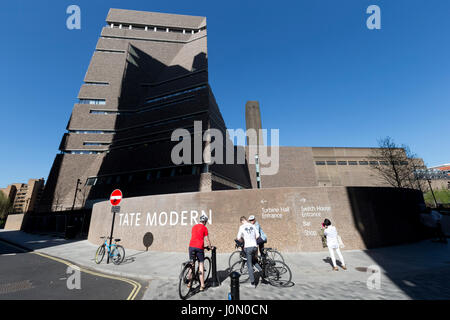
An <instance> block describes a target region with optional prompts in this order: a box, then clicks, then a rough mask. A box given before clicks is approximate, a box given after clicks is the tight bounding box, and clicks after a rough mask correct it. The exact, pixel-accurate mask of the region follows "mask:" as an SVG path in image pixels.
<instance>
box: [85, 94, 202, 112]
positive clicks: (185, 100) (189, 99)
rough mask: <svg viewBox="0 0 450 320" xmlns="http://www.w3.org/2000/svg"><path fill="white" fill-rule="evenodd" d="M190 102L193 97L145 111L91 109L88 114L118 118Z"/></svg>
mask: <svg viewBox="0 0 450 320" xmlns="http://www.w3.org/2000/svg"><path fill="white" fill-rule="evenodd" d="M191 100H194V96H190V97H186V98H183V99H179V100H177V101H173V102H166V103H162V104H159V105H156V106H152V107H149V108H145V109H141V110H138V111H110V110H94V109H92V110H90V111H89V112H90V113H91V114H100V115H117V116H119V115H130V114H136V113H144V112H148V111H150V110H158V109H163V108H166V107H168V106H170V105H174V104H178V103H181V102H187V101H191Z"/></svg>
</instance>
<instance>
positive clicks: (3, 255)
mask: <svg viewBox="0 0 450 320" xmlns="http://www.w3.org/2000/svg"><path fill="white" fill-rule="evenodd" d="M15 255H16V253H8V254H2V255H1V256H2V257H7V256H15Z"/></svg>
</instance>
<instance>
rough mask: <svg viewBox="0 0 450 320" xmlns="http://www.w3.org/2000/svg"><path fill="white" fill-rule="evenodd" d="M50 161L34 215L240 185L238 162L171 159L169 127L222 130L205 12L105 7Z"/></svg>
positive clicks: (243, 175)
mask: <svg viewBox="0 0 450 320" xmlns="http://www.w3.org/2000/svg"><path fill="white" fill-rule="evenodd" d="M106 22H107V25H106V26H105V27H104V28H103V29H102V32H101V36H100V38H99V40H98V42H97V46H96V49H95V52H94V54H93V57H92V60H91V62H90V65H89V67H88V70H87V72H86V76H85V78H84V83H83V84H82V86H81V89H80V91H79V94H78V99H79V101H78V103H76V104H75V105H74V107H73V111H72V115H71V117H70V121H69V123H68V125H67V133H65V134H64V136H63V139H62V141H61V145H60V148H59V149H60V151H61V153H60V154H58V155H57V156H56V158H55V161H54V163H53V166H52V169H51V172H50V175H49V178H48V182H47V185H46V188H45V191H44V195H43V198H42V201H41V211H48V210H55V207H58V206H59V207H63V208H69V207H71V206H72V204H73V202H74V197H75V188H76V186H77V181H78V179H79V181H80V184H79V191H78V192H77V197H76V199H75V208H79V207H90V206H92V204H93V203H95V202H97V201H100V200H104V199H106V198H108V196H109V194H110V192H111V191H112V190H113V189H116V188H121V189H122V190H123V192H124V196H125V197H133V196H142V195H150V194H161V193H175V192H195V191H213V190H222V189H235V188H249V187H250V185H251V183H250V180H249V175H248V169H247V166H246V165H219V164H212V165H209V164H207V163H206V162H205V161H200V162H198V161H197V163H190V164H182V165H175V164H174V163H173V162H172V160H171V150H172V148H173V147H174V146H175V145H176V144H177V143H178V142H172V141H171V134H172V132H173V130H175V129H177V128H183V129H186V130H188V131H189V132H190V133H191V135H192V134H194V121H201V123H202V129H203V130H202V132H200V133H198V132H195V133H196V134H202V133H203V132H204V131H205V130H207V129H208V128H216V129H219V130H221V131H222V132H223V133H224V136H225V131H226V126H225V122H224V120H223V118H222V115H221V113H220V110H219V108H218V105H217V103H216V101H215V98H214V95H213V93H212V90H211V88H210V86H209V82H208V55H207V27H206V18H205V17H196V16H185V15H174V14H162V13H153V12H142V11H131V10H119V9H111V10H110V11H109V13H108V16H107V19H106Z"/></svg>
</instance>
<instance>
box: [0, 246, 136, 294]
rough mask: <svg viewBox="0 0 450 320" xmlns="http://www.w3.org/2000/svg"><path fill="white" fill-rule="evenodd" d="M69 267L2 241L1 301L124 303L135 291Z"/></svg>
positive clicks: (117, 281)
mask: <svg viewBox="0 0 450 320" xmlns="http://www.w3.org/2000/svg"><path fill="white" fill-rule="evenodd" d="M68 268H69V266H68V265H66V264H64V263H61V262H58V261H54V260H52V259H50V258H47V257H44V256H41V255H38V254H35V253H31V252H24V251H23V250H20V249H18V248H17V247H14V246H11V245H10V244H7V243H4V242H2V241H0V299H1V300H16V299H20V300H37V299H39V300H78V299H83V300H90V299H95V300H125V299H127V298H128V297H129V296H130V294H131V293H132V291H133V289H134V286H133V285H131V284H130V283H128V282H124V281H121V280H115V279H111V278H105V277H102V276H99V275H95V274H91V273H87V272H82V271H81V270H80V271H81V272H79V273H75V272H76V271H75V269H74V268H73V267H72V269H68ZM76 274H78V275H79V277H78V279H77V278H75V277H76ZM106 288H107V289H106Z"/></svg>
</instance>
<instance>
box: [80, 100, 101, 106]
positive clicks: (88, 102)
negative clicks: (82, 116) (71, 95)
mask: <svg viewBox="0 0 450 320" xmlns="http://www.w3.org/2000/svg"><path fill="white" fill-rule="evenodd" d="M78 103H79V104H100V105H105V104H106V100H105V99H79V101H78Z"/></svg>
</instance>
